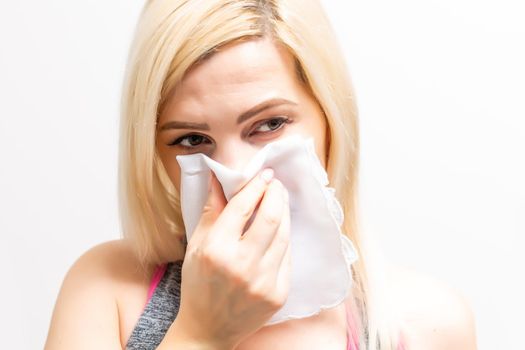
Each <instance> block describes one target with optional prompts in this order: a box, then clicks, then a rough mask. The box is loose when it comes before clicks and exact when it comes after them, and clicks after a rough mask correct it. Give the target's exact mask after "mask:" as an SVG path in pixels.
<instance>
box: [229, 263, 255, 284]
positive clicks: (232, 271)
mask: <svg viewBox="0 0 525 350" xmlns="http://www.w3.org/2000/svg"><path fill="white" fill-rule="evenodd" d="M241 266H242V265H241ZM228 274H229V277H230V280H231V281H232V282H233V283H234V284H235V285H237V286H238V287H241V288H244V289H248V290H249V289H250V274H249V273H248V272H247V271H246V269H245V268H243V267H240V266H239V265H237V266H236V267H230V268H229V269H228Z"/></svg>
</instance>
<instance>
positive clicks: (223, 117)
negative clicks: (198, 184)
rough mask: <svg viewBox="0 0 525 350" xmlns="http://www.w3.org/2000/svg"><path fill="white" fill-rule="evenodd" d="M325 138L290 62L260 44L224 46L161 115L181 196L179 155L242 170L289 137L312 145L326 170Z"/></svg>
mask: <svg viewBox="0 0 525 350" xmlns="http://www.w3.org/2000/svg"><path fill="white" fill-rule="evenodd" d="M326 130H327V129H326V120H325V117H324V114H323V112H322V110H321V108H320V107H319V105H318V104H317V101H316V100H315V98H314V97H313V96H312V95H311V94H310V93H309V92H308V90H307V88H306V87H304V86H303V85H302V83H301V81H300V80H299V78H298V76H297V74H296V72H295V64H294V59H293V57H292V56H291V54H290V53H288V52H287V51H286V50H285V49H284V48H282V47H280V46H277V45H275V44H273V43H272V42H271V41H269V40H267V39H258V40H250V41H244V42H240V43H232V44H229V45H227V46H224V47H222V48H221V50H219V51H218V52H216V53H214V54H213V55H212V56H211V57H210V58H208V59H206V60H205V61H203V62H201V63H200V64H198V65H197V66H195V67H194V68H192V69H191V70H190V71H189V72H188V73H187V75H186V76H185V78H184V80H183V81H182V82H181V83H180V84H179V86H177V88H176V89H175V90H174V92H173V93H172V95H171V96H170V97H169V99H168V100H167V101H166V104H165V107H164V109H163V111H162V113H161V114H160V115H159V119H158V122H157V136H156V147H157V151H158V154H159V156H160V158H161V160H162V162H163V164H164V167H165V168H166V171H167V172H168V175H169V177H170V179H171V181H172V183H173V184H174V186H175V187H176V188H177V190H178V191H180V167H179V164H178V162H177V160H176V158H175V157H176V156H177V155H185V154H192V153H204V154H206V155H207V156H208V157H210V158H212V159H214V160H215V161H217V162H219V163H222V164H223V165H225V166H226V167H228V168H231V169H236V170H241V169H242V168H243V167H244V165H246V164H247V163H248V161H249V160H250V159H251V158H252V157H253V156H254V155H255V153H257V151H258V150H260V149H261V148H262V147H264V145H265V144H267V143H269V142H273V141H277V140H279V139H281V138H283V137H287V136H290V135H301V136H303V137H313V138H314V141H315V147H316V152H317V156H318V157H319V159H320V161H321V163H322V164H323V166H324V167H325V168H326V159H325V158H326V152H327V145H326Z"/></svg>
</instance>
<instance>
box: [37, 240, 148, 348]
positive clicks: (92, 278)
mask: <svg viewBox="0 0 525 350" xmlns="http://www.w3.org/2000/svg"><path fill="white" fill-rule="evenodd" d="M151 269H152V267H147V266H145V267H142V266H141V264H140V263H139V260H138V259H137V257H136V256H135V254H134V252H133V250H132V248H131V246H130V245H129V244H128V243H127V242H126V241H124V240H114V241H109V242H105V243H101V244H99V245H96V246H94V247H92V248H91V249H89V250H88V251H86V252H85V253H84V254H82V255H81V256H80V257H79V258H78V259H77V260H76V261H75V262H74V263H73V265H72V266H71V267H70V268H69V270H68V272H67V273H66V276H65V277H64V281H63V282H62V286H61V289H60V292H59V295H58V297H57V301H56V304H55V308H54V310H53V315H52V318H51V324H50V327H49V333H48V337H47V341H46V347H45V348H46V349H93V348H104V349H112V348H114V349H121V331H120V328H121V322H120V319H121V317H120V316H121V315H120V313H121V310H120V305H119V304H120V303H122V302H123V300H124V299H123V297H122V295H124V294H125V293H124V291H125V290H128V291H129V292H131V294H132V295H133V291H134V290H135V291H138V292H137V293H139V294H140V293H144V292H143V290H144V288H145V287H144V286H147V276H148V275H149V274H150V273H151V271H150V270H151ZM133 286H135V288H132V287H133Z"/></svg>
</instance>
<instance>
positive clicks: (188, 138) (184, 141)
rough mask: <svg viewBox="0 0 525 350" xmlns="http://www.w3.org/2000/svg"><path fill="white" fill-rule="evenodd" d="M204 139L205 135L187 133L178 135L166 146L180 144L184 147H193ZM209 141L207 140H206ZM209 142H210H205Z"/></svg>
mask: <svg viewBox="0 0 525 350" xmlns="http://www.w3.org/2000/svg"><path fill="white" fill-rule="evenodd" d="M205 140H206V136H204V135H199V134H188V135H184V136H182V137H179V138H178V139H176V140H175V141H173V142H171V143H169V144H168V146H176V145H180V146H181V147H184V148H194V147H198V146H200V145H201V144H202V143H204V141H205ZM208 141H209V140H208ZM207 143H210V142H207Z"/></svg>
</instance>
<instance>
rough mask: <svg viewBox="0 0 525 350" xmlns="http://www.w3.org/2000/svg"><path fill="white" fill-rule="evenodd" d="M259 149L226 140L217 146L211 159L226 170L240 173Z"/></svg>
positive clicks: (237, 141) (241, 142) (243, 142)
mask: <svg viewBox="0 0 525 350" xmlns="http://www.w3.org/2000/svg"><path fill="white" fill-rule="evenodd" d="M259 149H260V147H257V146H255V145H253V144H250V143H247V142H245V141H242V140H237V139H235V140H228V141H223V142H222V143H221V144H220V145H217V147H216V148H215V151H214V152H213V157H212V158H213V160H215V161H216V162H219V163H221V164H222V165H224V166H225V167H227V168H230V169H232V170H236V171H242V170H243V169H244V167H245V166H246V165H247V164H248V162H249V161H250V159H251V158H252V157H253V156H254V155H255V154H256V153H257V151H258V150H259Z"/></svg>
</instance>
